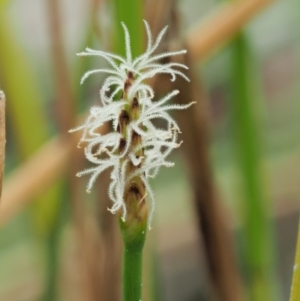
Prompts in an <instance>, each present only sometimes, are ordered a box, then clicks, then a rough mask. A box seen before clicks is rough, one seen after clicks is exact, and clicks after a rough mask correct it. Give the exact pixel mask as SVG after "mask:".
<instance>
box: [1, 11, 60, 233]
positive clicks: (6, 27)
mask: <svg viewBox="0 0 300 301" xmlns="http://www.w3.org/2000/svg"><path fill="white" fill-rule="evenodd" d="M0 24H1V26H0V41H1V47H0V78H1V86H2V85H3V88H4V89H5V91H6V95H7V99H8V101H7V110H8V115H9V118H10V121H11V123H12V130H13V131H14V134H15V137H16V140H17V143H18V152H19V155H20V156H21V158H23V159H26V158H28V157H29V156H31V155H32V154H33V153H34V152H35V151H36V150H37V149H38V148H39V147H40V146H42V144H43V143H44V142H45V141H46V140H47V138H48V137H49V128H48V124H47V118H46V114H45V111H44V107H43V96H42V94H41V91H40V90H39V87H38V84H37V79H36V77H35V75H34V71H33V70H32V68H31V66H30V64H29V62H28V59H27V57H26V55H25V54H24V52H23V51H22V46H21V45H19V43H18V42H17V40H16V39H15V33H14V32H13V31H12V30H11V27H10V23H9V19H8V18H7V16H6V10H5V6H1V7H0ZM54 155H55V154H54ZM28 176H29V177H34V176H35V175H34V174H32V175H28ZM16 189H17V187H16ZM59 192H60V185H59V184H57V185H55V186H54V187H53V188H51V189H50V190H49V191H48V192H46V193H45V194H44V195H43V196H42V197H41V198H40V199H39V201H38V202H35V204H34V205H33V206H34V207H33V208H34V214H33V222H34V224H35V230H36V231H37V232H38V233H40V234H43V233H45V232H47V231H49V228H51V227H52V225H53V222H54V219H55V214H56V212H57V207H58V194H59Z"/></svg>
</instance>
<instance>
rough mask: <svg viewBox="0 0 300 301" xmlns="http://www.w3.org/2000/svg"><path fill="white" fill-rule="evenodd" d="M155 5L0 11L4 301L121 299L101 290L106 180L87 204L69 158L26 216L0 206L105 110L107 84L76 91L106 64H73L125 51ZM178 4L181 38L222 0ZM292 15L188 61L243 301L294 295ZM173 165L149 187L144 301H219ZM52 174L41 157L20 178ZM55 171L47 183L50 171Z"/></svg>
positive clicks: (259, 20)
mask: <svg viewBox="0 0 300 301" xmlns="http://www.w3.org/2000/svg"><path fill="white" fill-rule="evenodd" d="M244 1H246V0H244ZM247 1H249V0H247ZM156 2H157V1H152V0H147V1H144V2H143V1H128V2H125V1H121V0H119V1H117V0H115V1H108V0H102V1H101V0H99V1H97V0H90V1H76V0H72V1H71V0H59V1H52V4H51V0H49V1H46V0H44V1H41V0H30V1H29V0H26V1H25V0H2V1H0V89H2V90H3V91H4V92H5V94H6V98H7V117H6V119H7V149H6V170H5V182H4V193H3V198H2V204H0V212H1V210H2V209H3V208H4V206H5V209H3V212H4V213H2V215H1V214H0V216H1V218H2V220H3V221H2V222H1V219H0V227H1V228H0V300H3V301H17V300H20V301H25V300H28V301H34V300H49V301H55V300H71V301H76V300H81V301H83V300H84V301H86V300H87V301H89V300H111V301H114V300H115V301H117V299H118V295H117V296H115V297H110V298H116V299H107V298H108V297H105V296H108V295H109V292H108V293H107V294H108V295H105V294H102V292H103V291H104V290H105V289H104V288H103V287H106V290H108V291H118V287H119V281H120V280H119V278H118V276H117V275H118V272H119V269H120V263H119V262H118V260H116V258H118V254H119V250H120V248H121V245H120V243H118V241H119V236H118V233H115V230H114V227H115V219H114V216H112V217H110V216H109V217H108V215H110V213H109V212H107V211H106V208H107V207H108V206H109V203H106V200H105V202H104V200H103V199H104V198H106V191H107V185H106V184H105V179H104V178H103V179H102V178H101V179H99V181H98V184H99V185H98V186H99V189H98V190H99V191H98V190H96V191H95V192H94V193H92V194H91V195H87V194H86V193H85V185H86V183H87V178H83V179H80V181H79V180H78V179H75V173H76V171H79V170H81V169H82V168H83V167H84V166H85V162H83V160H82V157H83V154H82V152H78V153H77V152H75V151H73V152H72V151H71V152H69V153H68V156H67V157H68V160H67V161H66V162H65V163H63V164H62V165H63V167H62V168H61V170H60V171H59V172H57V173H55V178H56V180H55V181H51V183H50V180H49V184H47V183H45V181H46V180H43V179H44V178H43V179H42V180H41V183H39V185H41V187H42V189H37V192H36V193H35V194H34V195H32V197H31V198H30V199H28V198H27V196H26V198H24V200H23V199H22V197H21V198H20V197H19V198H18V202H19V203H20V204H21V205H20V206H19V209H18V210H15V211H14V212H13V214H11V215H10V213H9V212H8V211H7V210H8V209H7V208H8V207H10V204H8V206H7V202H6V201H5V198H6V197H7V198H8V197H11V195H13V193H14V190H15V191H18V189H19V187H18V185H25V186H26V185H27V180H26V177H25V179H24V181H16V182H15V185H13V184H14V183H13V184H12V179H13V180H14V179H17V178H13V176H14V175H15V174H16V172H18V170H20V169H21V168H23V167H24V166H25V165H24V164H27V163H28V162H29V161H28V160H30V158H32V156H34V155H35V154H36V152H38V151H40V150H41V149H42V147H43V146H45V145H47V143H49V141H53V140H51V139H53V138H54V137H58V135H60V136H59V137H60V138H59V140H55V143H56V144H55V147H54V148H53V151H50V152H49V162H52V161H50V158H55V157H56V156H61V149H64V148H68V147H69V145H70V144H71V143H72V138H70V134H68V133H67V130H68V129H69V128H72V127H73V126H74V125H75V123H77V122H78V120H79V116H81V114H83V113H84V112H85V111H87V110H88V108H89V107H90V106H91V105H94V104H97V103H99V94H98V90H99V88H100V85H101V82H102V81H103V77H102V75H99V76H94V77H92V78H91V79H90V80H89V81H87V82H86V83H85V84H84V85H83V86H80V85H79V80H80V77H81V76H82V75H83V73H84V72H85V71H87V70H89V69H91V68H95V66H96V67H97V66H103V64H104V62H103V61H101V60H95V59H89V58H78V57H77V56H76V55H75V54H76V53H78V52H80V51H82V50H83V49H84V48H85V47H86V46H89V47H92V48H97V49H98V48H99V49H104V50H110V49H115V50H116V51H119V50H118V49H120V47H121V46H120V45H118V41H119V40H118V35H121V33H118V31H119V29H120V25H119V21H120V20H124V21H125V22H126V21H127V24H128V22H131V21H130V20H132V19H133V16H134V19H135V20H138V21H137V23H135V21H132V22H133V23H132V24H131V25H130V24H128V26H129V29H130V27H132V28H135V24H138V23H139V22H140V23H141V20H142V18H143V15H144V18H146V16H147V10H146V11H144V13H143V11H142V9H143V5H144V7H148V8H149V7H151V9H152V10H153V11H155V9H156V6H157V9H159V5H158V4H157V3H156ZM53 3H56V4H53ZM161 3H162V2H161ZM170 3H171V2H170ZM174 5H176V11H177V12H178V15H179V16H180V28H181V29H180V32H181V33H182V34H183V35H184V33H185V32H186V31H187V30H188V29H189V28H190V27H191V26H193V25H194V24H195V23H197V22H199V21H201V20H204V19H205V18H208V17H209V16H210V14H211V12H213V11H214V10H216V9H217V8H218V7H220V5H222V3H220V1H212V0H198V1H197V0H181V1H175V2H174ZM299 5H300V4H299V3H298V2H297V1H295V0H281V1H277V2H274V3H272V4H270V5H269V7H267V8H266V9H265V10H264V11H262V12H261V13H259V14H258V15H257V16H255V18H253V20H252V21H251V22H250V23H249V24H248V25H247V26H246V27H245V28H243V29H242V31H241V32H240V33H239V34H238V35H237V36H236V37H235V38H234V39H232V40H231V41H230V42H229V43H227V44H226V46H224V47H222V48H221V49H219V51H218V52H217V53H214V54H212V55H211V56H210V57H209V59H207V60H205V61H204V62H202V63H201V64H200V63H197V62H195V63H193V64H192V65H193V66H194V67H195V69H196V71H197V75H198V77H199V79H200V81H201V85H202V86H203V90H204V91H205V94H206V95H207V101H208V107H207V110H208V112H209V127H210V128H209V133H208V134H209V144H208V145H207V148H208V149H209V156H210V166H211V169H212V172H213V180H214V187H215V190H216V193H217V195H218V198H219V199H220V202H221V203H222V206H223V207H224V208H226V209H224V211H222V212H223V214H224V217H225V220H226V223H228V227H229V229H230V233H231V234H232V235H233V236H234V238H235V240H234V242H235V244H234V250H235V253H236V258H237V259H236V260H237V262H238V267H239V272H238V274H239V275H240V278H241V281H242V283H243V288H244V292H243V294H244V295H245V300H251V301H252V300H254V301H260V300H264V301H267V300H270V301H271V300H272V301H273V300H288V297H289V292H290V285H291V279H292V267H293V261H294V255H295V247H296V235H297V224H298V211H299V207H300V185H299V182H300V168H299V166H300V135H299V134H300V122H299V117H300V102H299V97H300V85H299V81H300V73H299V71H300V29H299V28H300V27H299V25H300V13H299V11H300V10H299ZM56 9H58V10H56ZM139 20H140V21H139ZM148 21H149V22H150V24H151V20H148ZM152 22H153V23H154V22H155V20H154V21H153V20H152ZM162 24H163V25H166V24H165V23H164V22H163V21H162ZM142 34H143V33H142V31H140V30H137V31H135V32H134V33H132V37H133V39H134V38H135V37H136V38H137V39H138V41H139V42H140V46H139V45H137V46H136V47H137V48H136V50H134V51H135V53H139V51H140V48H141V47H142V45H143V43H142V42H141V39H140V38H139V37H140V36H141V35H142ZM195 38H197V37H195ZM137 44H138V43H137ZM181 93H182V94H183V93H184V91H181ZM187 114H188V113H187ZM186 116H188V115H186ZM199 118H200V117H199ZM194 139H197V137H194ZM183 140H185V139H183ZM57 146H58V147H57ZM58 149H59V150H58ZM74 149H76V147H75V144H74ZM172 156H173V159H174V160H175V161H176V166H175V167H174V168H173V169H172V170H170V169H164V170H162V171H161V173H160V174H159V175H158V177H157V178H156V179H155V180H154V181H153V188H154V191H155V195H156V211H155V222H154V225H153V227H154V229H153V230H152V231H150V233H149V235H148V240H147V243H146V255H145V262H146V263H145V271H144V274H145V276H144V278H145V289H144V290H145V291H144V293H145V301H147V300H156V301H158V300H166V301H169V300H170V301H171V300H172V301H195V300H217V299H214V298H215V296H214V294H213V293H212V294H211V293H209V292H208V291H209V290H211V291H214V285H213V284H212V285H211V284H210V283H211V279H210V277H209V276H208V274H209V272H208V270H209V268H208V265H207V259H206V255H205V253H204V252H203V249H204V247H203V244H204V243H205V242H204V241H203V240H201V233H200V234H199V229H198V227H197V222H196V220H197V213H196V211H195V207H194V206H193V202H192V199H193V191H192V188H191V185H190V179H189V177H188V171H187V169H188V167H187V158H186V157H185V156H184V155H183V154H182V152H180V151H177V152H176V153H174V154H173V155H172ZM46 163H47V162H43V161H41V160H40V161H39V162H38V164H36V165H35V169H30V170H28V173H27V178H28V181H29V182H30V179H34V178H35V177H39V176H37V174H39V173H37V174H36V169H38V168H40V167H42V166H44V165H45V166H48V165H47V164H46ZM65 165H66V166H65ZM196 165H197V164H196V163H195V166H196ZM49 166H50V167H49V171H47V169H46V170H45V172H46V173H47V172H49V174H52V170H51V164H49ZM200 168H201V167H200ZM50 178H51V177H50ZM45 179H47V177H45ZM9 181H10V182H9ZM42 181H44V182H42ZM8 182H9V183H10V185H7V183H8ZM6 185H7V186H6ZM22 191H23V190H22ZM12 199H14V198H13V197H12ZM102 200H103V201H102ZM204 201H205V200H204ZM12 207H13V206H12ZM223 207H222V208H223ZM6 214H7V216H6ZM110 219H111V220H110ZM109 235H112V237H114V240H113V242H112V241H111V239H110V238H109V237H110V236H109ZM199 237H200V239H199ZM103 250H106V251H105V252H104V251H103ZM115 253H116V254H117V255H116V254H115ZM103 254H104V255H103ZM87 258H88V259H87ZM103 262H105V263H103ZM220 300H224V301H227V300H225V299H222V298H221V299H220Z"/></svg>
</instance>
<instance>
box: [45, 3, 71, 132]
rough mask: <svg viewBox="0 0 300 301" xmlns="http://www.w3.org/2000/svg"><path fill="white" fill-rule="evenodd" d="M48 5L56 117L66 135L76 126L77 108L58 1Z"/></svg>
mask: <svg viewBox="0 0 300 301" xmlns="http://www.w3.org/2000/svg"><path fill="white" fill-rule="evenodd" d="M47 4H48V12H49V13H48V16H49V25H50V34H51V44H52V61H53V66H54V79H55V109H56V116H57V118H58V124H59V129H60V130H61V132H62V134H64V135H66V134H67V132H68V130H69V129H70V128H72V127H73V126H74V124H75V118H76V115H75V108H76V107H75V101H74V95H73V92H72V87H71V82H70V76H69V72H68V65H67V60H66V57H65V52H64V45H63V36H62V30H61V21H60V14H59V5H58V0H48V1H47Z"/></svg>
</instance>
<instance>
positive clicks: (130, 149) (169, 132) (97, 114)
mask: <svg viewBox="0 0 300 301" xmlns="http://www.w3.org/2000/svg"><path fill="white" fill-rule="evenodd" d="M144 23H145V28H146V33H147V40H148V43H147V49H146V52H145V53H144V54H142V55H140V56H138V57H137V58H135V59H132V54H131V48H130V35H129V31H128V29H127V27H126V26H125V24H124V23H122V27H123V29H124V34H125V49H126V58H124V57H121V56H119V55H116V54H112V53H109V52H105V51H101V50H93V49H90V48H86V51H84V52H81V53H79V54H78V55H79V56H99V57H102V58H104V59H105V60H106V61H107V63H108V64H109V65H110V68H103V69H95V70H91V71H88V72H86V73H85V74H84V76H83V77H82V79H81V83H83V82H84V81H85V80H86V79H87V78H88V77H89V76H90V75H91V74H95V73H106V74H107V75H108V77H107V78H106V79H105V80H104V82H103V85H102V87H101V89H100V98H101V102H102V106H94V107H92V108H91V109H90V115H89V116H88V118H87V119H86V121H85V123H84V124H83V125H81V126H79V127H77V128H75V129H72V130H71V131H70V132H75V131H79V130H82V131H83V134H82V137H81V139H80V142H79V144H81V143H84V144H85V148H84V152H85V156H86V158H87V159H88V160H89V161H90V162H92V163H94V164H95V166H94V167H92V168H89V169H86V170H84V171H82V172H79V173H78V174H77V176H78V177H80V176H82V175H87V174H88V175H90V180H89V182H88V185H87V191H88V192H89V191H90V190H91V188H92V186H93V184H94V183H95V181H96V179H97V177H98V176H99V175H100V174H101V173H102V172H103V171H104V170H106V169H108V168H112V171H111V183H110V186H109V189H108V194H109V197H110V199H111V200H112V202H113V205H112V207H111V208H110V209H109V210H110V211H111V212H112V213H116V212H118V211H121V212H122V219H123V220H125V219H126V214H127V210H126V205H125V202H124V191H125V186H126V184H127V183H128V182H129V181H130V180H132V179H133V178H134V177H137V176H138V177H140V179H141V181H142V182H143V183H144V185H145V189H146V194H145V196H144V197H143V198H145V197H146V196H149V198H150V204H151V206H150V213H149V221H148V225H149V227H150V226H151V219H152V216H153V211H154V202H155V201H154V193H153V191H152V189H151V187H150V184H149V179H150V178H154V177H155V176H156V175H157V174H158V171H159V169H160V167H161V166H166V167H172V166H173V165H174V163H172V162H169V161H167V160H166V159H167V156H168V155H169V154H170V153H171V151H172V150H173V149H174V148H178V147H179V146H180V144H181V142H180V143H178V142H177V136H178V135H177V133H178V132H180V130H179V127H178V124H177V123H176V121H175V120H174V119H173V118H172V117H171V116H170V114H169V113H168V111H170V110H182V109H187V108H189V107H190V106H191V105H192V104H193V103H190V104H187V105H178V104H167V103H168V101H169V100H170V99H171V98H172V97H174V96H175V95H177V94H178V93H179V91H178V90H174V91H172V92H171V93H169V94H168V95H166V96H165V97H164V98H162V99H161V100H158V101H153V98H154V91H153V89H152V88H151V87H150V86H149V85H148V84H146V83H145V80H147V79H149V78H152V77H153V76H155V75H156V74H169V75H170V76H171V81H174V80H175V79H176V77H177V76H180V77H182V78H184V79H185V80H187V81H189V79H188V78H187V76H186V75H185V74H184V73H183V72H182V71H180V69H181V70H182V69H188V67H187V66H185V65H183V64H180V63H172V62H171V63H167V64H161V63H160V61H161V59H163V58H168V57H171V56H174V55H182V54H184V53H186V50H180V51H173V52H165V53H162V54H154V53H155V50H156V49H157V48H158V45H159V43H160V41H161V40H162V38H163V36H164V34H165V33H166V30H167V27H165V28H164V29H163V30H162V31H161V32H160V33H159V35H158V37H157V38H156V40H155V41H154V42H153V38H152V34H151V31H150V27H149V25H148V23H147V22H146V21H144ZM118 93H119V94H120V93H122V96H121V97H120V100H115V98H116V96H117V95H118ZM134 101H135V102H136V103H135V106H137V107H138V114H136V115H134V114H132V112H130V110H129V111H128V108H130V107H133V102H134ZM124 112H125V117H124V118H125V121H124V122H126V120H127V119H128V120H127V121H128V122H127V123H126V127H125V130H122V129H120V126H121V124H120V123H121V121H120V120H121V117H120V116H122V114H124ZM126 112H127V113H128V114H127V113H126ZM130 115H131V116H130ZM129 117H130V118H129ZM126 118H127V119H126ZM154 119H162V120H164V121H165V123H166V127H165V128H164V129H160V128H157V127H156V125H155V124H154ZM107 122H111V123H112V127H113V130H112V132H110V133H107V134H100V133H99V131H98V129H99V127H101V126H102V125H104V124H105V123H107ZM133 135H138V136H139V143H138V145H136V144H134V143H133V138H132V137H133ZM121 144H122V147H121ZM141 151H142V152H141ZM129 163H130V164H131V165H132V166H134V169H133V171H131V173H130V174H128V168H127V166H128V164H129Z"/></svg>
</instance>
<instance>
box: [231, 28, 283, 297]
mask: <svg viewBox="0 0 300 301" xmlns="http://www.w3.org/2000/svg"><path fill="white" fill-rule="evenodd" d="M233 50H234V57H233V60H234V62H233V65H234V66H233V70H234V71H233V72H234V73H233V81H234V82H233V87H234V91H233V93H234V94H233V101H232V119H233V128H234V131H235V143H236V148H237V154H238V160H239V165H238V166H239V169H240V170H239V172H240V176H241V177H240V178H241V179H240V181H241V185H242V193H243V197H244V200H243V206H242V220H243V227H244V230H243V235H244V237H245V239H244V241H243V245H244V249H243V253H244V256H245V262H246V263H247V267H246V269H247V273H248V275H249V276H248V277H249V279H248V281H249V287H250V291H249V293H250V300H251V301H265V300H277V298H278V284H277V283H276V280H277V279H276V276H275V268H274V262H273V261H274V255H275V254H274V248H273V237H272V231H271V225H270V221H269V215H268V212H269V210H268V209H269V206H268V202H267V199H266V197H265V192H264V183H265V181H264V179H263V172H262V171H263V170H262V164H261V143H260V142H261V141H260V135H259V130H258V129H259V111H260V110H259V106H258V105H259V100H260V101H261V99H260V98H259V93H258V89H259V86H258V84H259V83H257V82H256V79H257V76H258V74H257V73H256V72H255V69H253V67H254V65H255V60H254V59H253V56H252V54H251V49H250V45H249V44H248V43H247V40H246V36H245V35H244V34H239V35H238V36H237V37H236V38H235V40H234V43H233ZM254 72H255V73H254Z"/></svg>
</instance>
